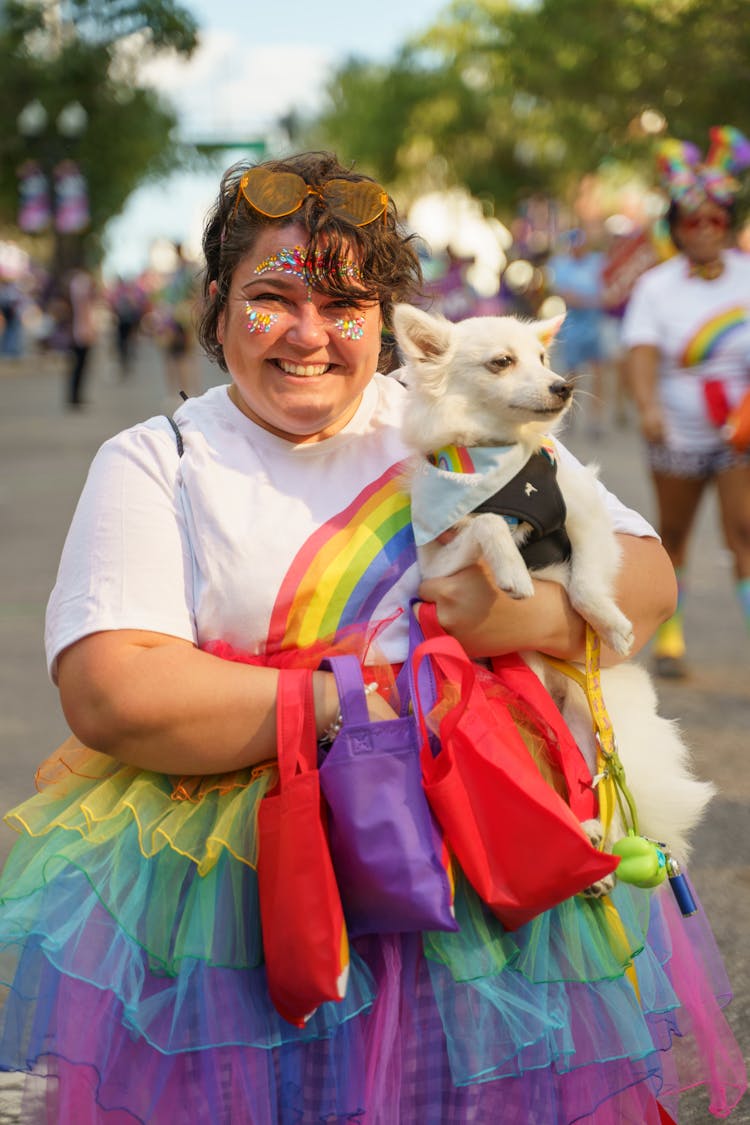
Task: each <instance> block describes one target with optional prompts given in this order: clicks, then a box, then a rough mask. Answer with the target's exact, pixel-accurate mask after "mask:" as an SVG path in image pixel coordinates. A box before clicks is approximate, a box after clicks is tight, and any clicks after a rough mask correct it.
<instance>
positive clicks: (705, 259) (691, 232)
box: [674, 199, 729, 265]
mask: <svg viewBox="0 0 750 1125" xmlns="http://www.w3.org/2000/svg"><path fill="white" fill-rule="evenodd" d="M674 229H675V234H676V235H677V240H678V243H679V246H680V249H681V250H682V251H683V253H684V254H685V255H686V256H687V257H688V258H689V259H690V260H691V262H696V263H697V264H698V265H701V264H703V263H709V262H715V261H716V259H717V258H718V257H719V255H720V253H721V251H722V250H723V248H724V246H725V245H726V241H727V234H728V232H729V216H728V215H727V213H726V211H725V210H724V208H723V207H720V206H719V205H718V204H717V203H713V202H712V201H711V200H710V199H707V200H706V202H705V203H702V204H701V205H700V207H699V208H698V210H697V211H690V212H687V213H684V214H680V215H679V216H678V218H677V222H676V223H675V228H674Z"/></svg>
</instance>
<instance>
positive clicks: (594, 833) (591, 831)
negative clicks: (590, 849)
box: [580, 819, 617, 898]
mask: <svg viewBox="0 0 750 1125" xmlns="http://www.w3.org/2000/svg"><path fill="white" fill-rule="evenodd" d="M581 828H582V829H583V831H584V832H585V833H586V835H587V836H588V838H589V840H590V841H591V843H592V844H593V846H594V847H595V848H600V847H601V846H602V843H603V841H604V828H603V827H602V822H601V821H600V820H596V819H592V820H584V821H583V822H582V824H581ZM616 881H617V880H616V878H615V876H614V874H611V875H605V876H603V878H601V879H597V881H596V882H595V883H592V884H591V886H589V887H584V888H583V890H582V891H581V892H580V894H581V895H582V896H583V898H605V897H606V895H608V894H611V893H612V891H613V890H614V888H615V883H616Z"/></svg>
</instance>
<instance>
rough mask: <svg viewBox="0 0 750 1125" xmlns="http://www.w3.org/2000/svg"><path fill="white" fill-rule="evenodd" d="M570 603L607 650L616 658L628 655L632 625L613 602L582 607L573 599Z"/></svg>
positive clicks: (631, 643)
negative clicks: (597, 635) (591, 627)
mask: <svg viewBox="0 0 750 1125" xmlns="http://www.w3.org/2000/svg"><path fill="white" fill-rule="evenodd" d="M571 601H573V605H574V607H575V608H576V609H577V610H578V612H579V613H580V614H581V616H582V617H585V618H586V620H587V621H588V622H589V624H590V625H592V626H593V628H594V629H596V631H597V633H598V634H599V636H600V637H601V639H602V641H603V642H604V644H605V645H607V647H608V648H611V649H612V651H613V652H616V653H617V655H618V656H628V655H629V653H630V650H631V649H632V647H633V641H634V640H635V634H634V633H633V625H632V622H631V621H630V619H629V618H627V617H626V616H625V614H624V613H623V612H622V610H620V609H618V608H617V606H616V605H615V604H614V602H611V601H609V600H607V602H605V603H604V604H603V605H602V604H595V605H592V604H591V603H590V602H589V603H588V604H587V605H585V606H584V605H579V604H577V603H576V602H575V601H574V600H573V599H571Z"/></svg>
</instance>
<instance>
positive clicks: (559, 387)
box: [549, 379, 573, 402]
mask: <svg viewBox="0 0 750 1125" xmlns="http://www.w3.org/2000/svg"><path fill="white" fill-rule="evenodd" d="M549 389H550V394H553V395H557V397H558V398H561V399H562V401H563V402H567V401H568V399H569V398H570V396H571V395H572V393H573V387H572V386H571V384H570V383H566V382H565V380H564V379H561V380H560V382H559V383H558V382H555V383H551V384H550V388H549Z"/></svg>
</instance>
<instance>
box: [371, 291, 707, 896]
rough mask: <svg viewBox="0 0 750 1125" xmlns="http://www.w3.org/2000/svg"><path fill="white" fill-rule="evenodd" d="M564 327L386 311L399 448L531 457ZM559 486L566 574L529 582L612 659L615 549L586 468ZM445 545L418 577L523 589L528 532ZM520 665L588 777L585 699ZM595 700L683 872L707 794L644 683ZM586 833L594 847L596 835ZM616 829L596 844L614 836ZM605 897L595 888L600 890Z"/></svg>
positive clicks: (620, 685)
mask: <svg viewBox="0 0 750 1125" xmlns="http://www.w3.org/2000/svg"><path fill="white" fill-rule="evenodd" d="M563 319H564V317H557V318H554V319H553V320H547V321H537V322H528V321H522V320H519V319H517V318H515V317H475V318H471V319H468V320H464V321H460V322H458V323H456V324H453V323H451V322H450V321H448V320H445V319H443V318H441V317H435V316H432V315H430V314H428V313H425V312H423V311H421V310H419V309H416V308H413V307H412V306H410V305H397V306H396V308H395V310H394V316H393V329H394V335H395V337H396V342H397V344H398V347H399V350H400V352H401V356H402V358H403V360H404V364H405V366H404V381H405V382H406V385H407V388H408V391H409V403H408V406H407V410H406V416H405V422H404V436H405V439H406V441H407V444H409V445H410V446H411V447H412V448H413V449H414V450H415V451H416V452H417V453H419V454H422V455H425V454H428V453H431V452H434V451H436V450H438V449H440V448H442V447H444V446H446V445H451V444H454V445H459V446H467V447H472V446H488V445H492V446H496V445H511V444H514V443H517V442H518V443H521V444H522V445H523V447H524V449H525V450H527V451H528V455H529V456H531V455H532V454H533V453H535V452H536V451H537V450H538V449H539V448H540V446H541V444H542V441H543V439H544V437H545V436H546V435H549V434H551V433H553V432H554V431H555V429H556V428H557V427H558V426H559V424H560V422H561V421H562V419H563V417H564V415H565V413H566V411H567V410H568V408H569V407H570V404H571V401H572V397H571V393H570V392H571V388H570V386H569V384H568V383H567V382H566V380H564V379H563V378H562V377H561V376H559V375H556V374H555V373H554V372H553V371H552V370H550V367H549V364H548V359H547V348H546V344H547V343H548V342H549V341H550V340H551V338H552V337H553V336H554V335H555V334H556V333H557V331H558V330H559V328H560V325H561V324H562V321H563ZM557 480H558V484H559V486H560V490H561V492H562V494H563V498H564V500H565V505H566V508H567V519H566V525H565V526H566V531H567V533H568V537H569V539H570V543H571V550H572V554H571V559H570V561H569V562H568V563H556V564H554V565H552V566H549V567H545V568H544V569H541V570H536V571H535V572H534V577H535V578H543V579H549V580H552V581H556V582H560V583H562V584H563V585H564V586H565V588H566V589H567V591H568V596H569V598H570V601H571V604H572V605H573V607H574V608H575V609H576V610H577V611H578V612H579V613H580V614H581V616H582V617H584V618H585V619H586V620H587V621H589V622H590V623H591V625H592V626H593V627H594V628H595V629H596V631H597V632H598V633H599V635H600V636H601V638H602V640H603V641H604V642H605V643H606V644H607V645H609V647H610V648H612V649H613V650H614V651H615V652H617V653H618V654H619V655H621V656H626V655H627V654H628V652H629V651H630V649H631V647H632V643H633V632H632V627H631V623H630V621H629V620H628V619H627V617H626V616H625V615H624V614H623V613H622V611H621V610H620V609H619V608H618V606H617V604H616V603H615V600H614V597H613V588H614V580H615V575H616V573H617V568H618V565H619V548H618V545H617V540H616V538H615V535H614V533H613V529H612V524H611V520H610V517H609V514H608V512H607V509H606V506H605V504H604V501H603V499H602V497H601V494H600V491H599V486H598V484H597V471H596V469H595V468H594V467H591V466H589V467H586V468H584V469H583V470H579V469H576V468H571V467H569V466H568V465H566V464H565V463H564V462H563V463H559V464H558V474H557ZM452 530H454V531H455V532H457V534H456V535H455V537H454V538H453V539H452V540H451V541H449V542H438V541H437V540H436V541H433V542H432V543H428V544H426V545H425V546H423V547H420V548H419V563H420V568H421V570H422V573H423V575H424V576H425V577H439V576H442V575H447V574H453V573H455V572H456V571H458V570H461V569H463V568H464V567H466V566H469V565H470V564H472V563H474V562H476V561H478V560H479V558H483V559H484V561H485V563H486V564H487V566H488V567H489V570H490V573H491V574H492V577H493V580H494V581H495V583H496V584H497V586H498V587H499V588H500V589H501V590H504V591H506V592H507V593H509V594H510V595H511V596H512V597H515V598H526V597H531V596H532V595H533V592H534V586H533V583H532V580H531V576H530V574H529V572H528V570H527V568H526V565H525V563H524V560H523V558H522V556H521V554H520V552H519V549H518V548H519V546H520V545H522V543H523V541H524V539H525V538H526V537H527V536H528V534H529V531H530V526H529V525H528V524H523V523H522V524H520V525H519V526H517V527H516V528H514V529H513V528H511V526H510V525H509V524H508V523H507V522H506V521H505V520H504V519H503V518H502V517H499V516H497V515H493V514H490V513H483V514H479V515H469V516H466V517H464V518H463V519H461V520H459V521H458V522H457V523H456V525H455V527H454V529H452ZM523 655H524V657H525V659H527V661H528V663H529V664H530V665H531V666H532V668H533V669H534V671H535V672H536V673H537V675H538V676H539V677H540V679H541V680H542V681H543V682H544V683H545V685H546V687H547V689H548V690H549V691H550V693H551V694H552V696H553V698H554V699H555V701H556V703H557V705H558V707H559V708H560V710H561V712H562V714H563V717H564V718H565V720H566V722H567V724H568V726H569V727H570V729H571V730H572V731H573V734H574V735H575V736H576V738H577V741H578V742H579V745H580V746H581V748H582V749H583V750H584V753H586V755H587V759H588V762H589V765H590V766H591V768H592V772H593V771H594V768H595V757H596V754H595V744H594V740H593V737H592V730H591V718H590V713H589V708H588V704H587V702H586V699H585V695H584V693H583V691H582V689H581V688H580V687H579V686H578V685H577V684H576V683H575V682H574V681H572V680H571V679H569V678H568V677H567V676H565V675H564V674H562V673H561V672H559V671H557V670H555V669H553V668H552V667H551V666H550V665H549V664H547V663H546V662H545V661H544V660H543V659H542V658H541V657H540V656H539V655H538V654H536V653H524V654H523ZM602 687H603V693H604V697H605V702H606V705H607V709H608V711H609V715H610V718H611V720H612V724H613V727H614V730H615V735H616V739H617V744H618V747H619V751H620V757H621V759H622V761H623V764H624V767H625V772H626V776H627V780H628V784H629V786H630V789H631V791H632V793H633V796H634V798H635V802H636V807H637V809H638V814H639V827H640V831H641V833H642V834H643V835H645V836H648V837H650V838H652V839H655V840H661V841H664V842H666V843H667V844H668V845H669V847H670V849H671V850H672V852H673V853H674V854H675V855H677V856H678V857H680V858H683V859H684V858H685V857H686V856H687V854H688V851H689V841H688V837H689V833H690V832H691V830H692V829H693V828H694V827H695V825H696V824H697V823H698V821H699V820H700V818H701V816H702V815H703V812H704V810H705V807H706V805H707V804H708V802H709V801H710V799H711V796H712V795H713V792H714V787H713V786H712V785H711V784H709V783H708V782H701V781H698V780H697V779H696V778H695V777H694V776H693V774H692V772H691V769H690V764H689V751H688V749H687V747H686V746H685V744H684V742H683V740H682V738H681V736H680V734H679V731H678V728H677V725H676V724H675V723H674V722H672V721H670V720H667V719H664V718H662V717H661V716H660V715H659V714H658V713H657V700H656V694H655V692H654V689H653V686H652V684H651V681H650V678H649V676H648V674H647V673H646V672H645V670H644V669H643V668H642V667H640V666H638V665H636V664H622V665H619V666H617V667H614V668H610V669H605V670H604V671H603V672H602ZM586 828H587V831H589V834H590V835H592V837H594V836H596V832H597V828H596V825H595V824H588V825H587V826H586ZM623 831H624V828H623V825H622V823H621V822H620V821H619V818H618V817H617V816H616V817H615V820H614V821H613V824H612V828H611V832H610V836H609V838H608V840H607V841H606V843H607V844H611V843H613V842H614V841H615V840H616V839H618V838H619V837H620V836H621V835H623ZM602 890H606V888H602Z"/></svg>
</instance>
